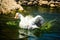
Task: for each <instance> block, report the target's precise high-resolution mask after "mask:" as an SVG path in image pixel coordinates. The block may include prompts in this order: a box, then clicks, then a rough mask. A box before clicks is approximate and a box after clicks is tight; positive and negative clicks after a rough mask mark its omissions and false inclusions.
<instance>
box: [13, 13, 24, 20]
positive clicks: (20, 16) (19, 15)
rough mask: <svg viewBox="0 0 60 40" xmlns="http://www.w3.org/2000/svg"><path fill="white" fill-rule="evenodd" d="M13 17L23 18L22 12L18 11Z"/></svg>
mask: <svg viewBox="0 0 60 40" xmlns="http://www.w3.org/2000/svg"><path fill="white" fill-rule="evenodd" d="M14 18H15V19H23V18H24V16H23V15H22V14H20V13H16V14H15V17H14Z"/></svg>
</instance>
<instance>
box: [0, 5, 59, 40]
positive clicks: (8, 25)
mask: <svg viewBox="0 0 60 40" xmlns="http://www.w3.org/2000/svg"><path fill="white" fill-rule="evenodd" d="M24 9H25V10H24V12H22V14H23V15H24V16H26V15H32V16H36V15H41V16H42V17H43V18H44V19H45V21H50V20H54V19H56V21H55V22H54V25H53V26H52V27H51V28H50V29H47V30H43V31H38V32H35V33H34V34H35V35H36V36H29V37H28V38H27V39H26V38H24V39H23V40H60V9H58V8H57V9H54V8H46V7H39V6H36V7H35V6H32V7H30V6H24ZM14 15H15V14H12V15H11V14H9V15H0V29H1V30H0V31H1V33H0V38H4V39H15V38H18V34H19V33H18V29H19V27H18V23H19V20H16V19H14V18H13V17H14Z"/></svg>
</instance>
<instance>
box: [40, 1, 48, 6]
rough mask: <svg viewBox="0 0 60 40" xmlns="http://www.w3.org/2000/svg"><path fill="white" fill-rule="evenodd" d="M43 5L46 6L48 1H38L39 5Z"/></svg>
mask: <svg viewBox="0 0 60 40" xmlns="http://www.w3.org/2000/svg"><path fill="white" fill-rule="evenodd" d="M43 4H45V5H48V1H39V5H43Z"/></svg>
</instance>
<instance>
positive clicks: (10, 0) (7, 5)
mask: <svg viewBox="0 0 60 40" xmlns="http://www.w3.org/2000/svg"><path fill="white" fill-rule="evenodd" d="M15 9H19V10H24V9H23V7H22V6H21V5H19V4H17V2H16V1H15V0H2V1H1V11H0V12H3V13H7V12H8V13H9V12H11V11H12V10H15Z"/></svg>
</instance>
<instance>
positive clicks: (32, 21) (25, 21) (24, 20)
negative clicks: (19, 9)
mask: <svg viewBox="0 0 60 40" xmlns="http://www.w3.org/2000/svg"><path fill="white" fill-rule="evenodd" d="M15 18H16V19H18V18H19V19H20V20H21V21H20V22H19V27H20V28H24V29H35V28H39V27H38V26H41V25H42V24H43V23H44V19H43V17H42V16H40V15H37V16H36V17H34V18H33V17H32V16H26V17H24V16H23V15H22V14H20V13H16V15H15Z"/></svg>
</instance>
